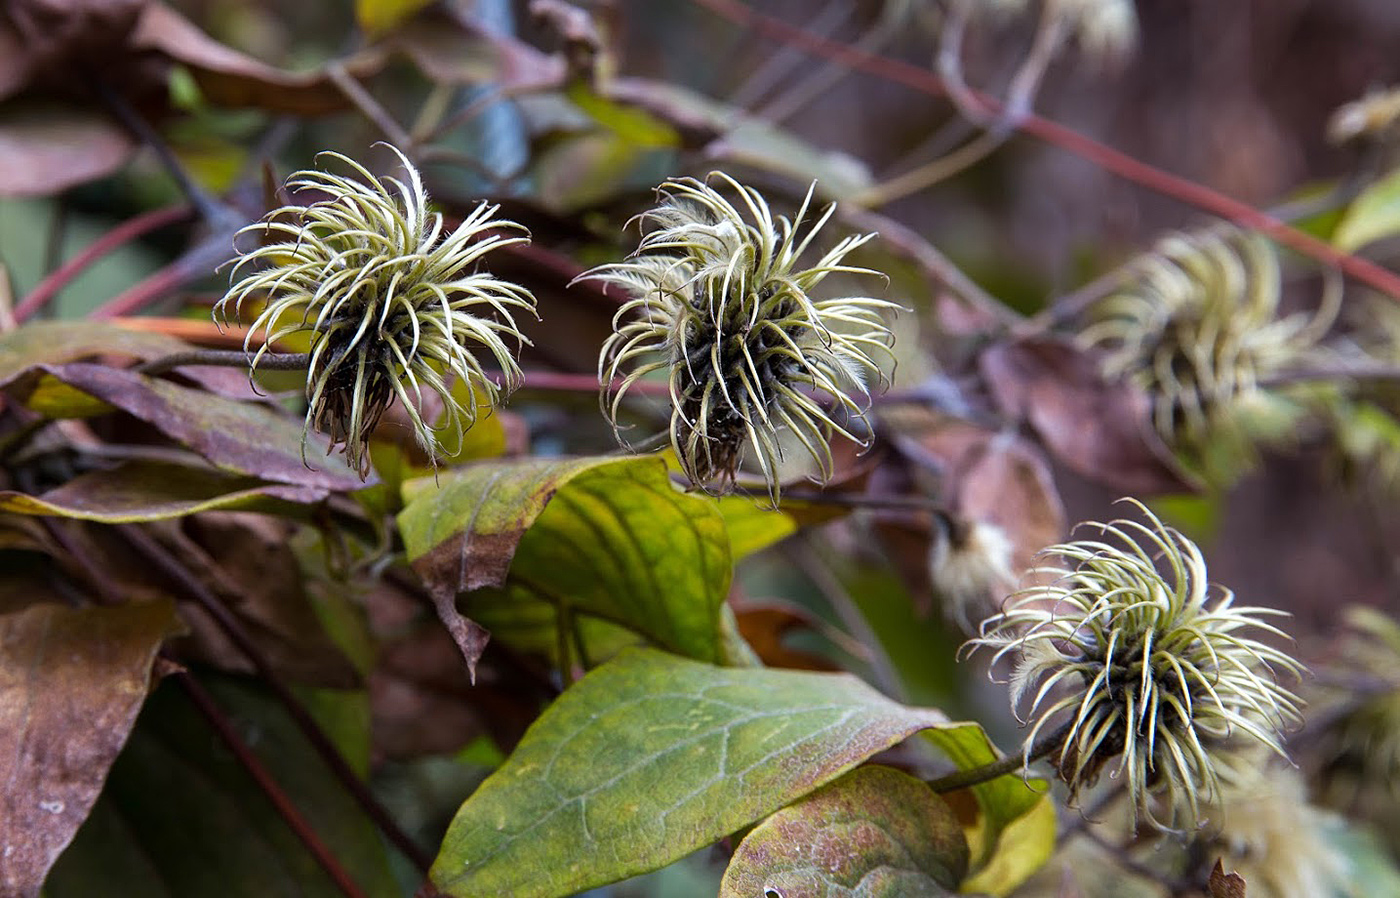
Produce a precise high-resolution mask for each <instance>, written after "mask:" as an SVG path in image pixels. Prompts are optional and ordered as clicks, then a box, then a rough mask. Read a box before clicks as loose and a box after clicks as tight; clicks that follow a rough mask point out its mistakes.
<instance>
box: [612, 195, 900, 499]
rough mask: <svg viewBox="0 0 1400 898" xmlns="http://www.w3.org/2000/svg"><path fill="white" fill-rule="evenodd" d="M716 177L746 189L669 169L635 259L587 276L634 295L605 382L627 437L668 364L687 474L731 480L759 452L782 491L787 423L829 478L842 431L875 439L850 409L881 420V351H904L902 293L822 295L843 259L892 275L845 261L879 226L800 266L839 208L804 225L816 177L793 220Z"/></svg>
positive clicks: (846, 268) (727, 483) (675, 439)
mask: <svg viewBox="0 0 1400 898" xmlns="http://www.w3.org/2000/svg"><path fill="white" fill-rule="evenodd" d="M709 180H710V181H718V182H719V183H720V184H722V185H723V186H725V187H728V188H729V189H730V190H731V191H732V192H733V193H734V194H736V195H737V202H731V201H730V200H729V199H726V198H725V196H724V195H723V194H721V193H720V192H719V191H718V190H716V189H715V188H713V187H711V186H710V184H709V183H708V182H705V181H698V180H695V179H692V178H681V179H677V180H672V181H667V182H666V183H665V184H663V185H661V188H660V190H659V193H660V197H661V202H660V204H659V205H658V206H657V207H656V208H655V209H652V210H651V211H649V212H646V213H643V214H642V215H641V216H640V218H641V220H642V222H643V223H644V224H650V225H653V226H654V227H653V228H652V229H651V230H650V231H649V232H648V233H646V234H645V236H644V237H643V238H642V242H641V245H640V247H639V248H638V250H637V252H636V253H635V254H634V255H633V256H632V258H630V259H629V260H628V261H626V262H620V263H615V264H610V265H602V266H599V267H597V268H594V269H593V270H591V271H590V272H588V273H586V274H585V275H584V277H587V278H593V279H596V280H599V281H602V282H604V283H606V284H611V285H616V286H618V287H620V288H622V289H623V290H624V291H626V293H627V294H628V295H629V297H630V298H629V299H628V301H627V302H626V303H625V304H624V305H623V306H622V308H621V309H620V310H619V311H618V313H617V316H616V318H614V322H613V324H614V332H613V334H612V335H611V336H610V337H609V338H608V340H607V341H606V342H605V343H604V345H603V351H602V354H601V357H600V358H599V362H598V373H599V378H600V380H601V381H602V383H603V384H604V385H605V387H606V385H607V384H609V383H611V382H612V381H613V380H615V379H616V380H620V386H619V387H618V389H617V390H616V392H615V393H613V395H612V397H611V399H610V400H609V399H608V398H607V395H606V392H605V394H604V399H603V409H604V412H605V413H606V414H607V416H608V418H609V419H610V420H611V421H612V423H613V428H614V431H615V432H616V433H617V434H618V439H619V440H620V441H621V440H622V436H621V427H620V425H619V423H618V409H619V406H620V405H621V402H622V399H623V397H624V396H626V394H627V392H628V390H629V389H630V388H631V387H632V386H633V385H634V384H636V383H637V382H638V381H639V380H641V379H642V378H644V377H646V376H648V375H651V374H654V373H659V374H662V375H664V376H665V377H666V378H667V380H668V382H669V384H670V394H671V402H672V412H671V425H670V428H669V434H668V437H669V441H670V445H671V448H672V449H673V450H674V451H675V454H676V457H677V458H678V459H679V460H680V464H681V467H682V469H683V470H684V471H685V474H686V476H688V477H689V478H690V480H691V481H692V482H693V483H695V484H696V485H698V486H700V487H702V488H705V489H707V490H714V491H724V490H726V489H728V488H730V487H731V486H732V485H733V482H734V478H735V475H736V473H737V472H738V469H739V467H740V464H741V463H742V461H743V459H744V456H745V455H746V453H748V452H750V451H751V452H752V454H753V458H754V459H755V460H756V461H757V463H758V466H759V468H760V469H761V470H762V473H763V476H764V478H765V480H766V481H767V484H768V492H769V495H770V498H771V499H772V501H773V502H774V503H775V504H776V502H777V500H778V496H779V491H780V488H779V483H778V464H779V462H781V461H782V460H783V458H784V449H783V446H782V444H781V442H780V440H781V438H782V436H783V435H784V434H787V435H790V436H791V437H792V438H794V439H795V440H796V442H797V443H798V444H800V445H801V446H802V448H803V449H804V450H805V451H806V453H807V454H808V455H809V456H810V457H811V458H812V460H813V462H815V464H816V468H817V475H816V476H817V478H818V479H819V480H822V481H825V480H826V479H828V478H829V477H830V476H831V473H832V457H831V449H830V446H829V445H828V441H829V440H830V438H831V437H832V435H833V434H837V435H840V436H843V437H845V438H847V439H850V440H853V441H856V442H861V443H863V442H864V441H863V439H862V437H861V436H858V435H857V433H856V432H853V431H854V430H855V429H854V428H852V427H851V426H850V425H849V424H848V423H844V420H846V419H855V420H856V421H859V422H860V423H861V424H862V425H865V424H866V423H867V422H866V417H865V416H866V412H867V410H868V400H867V399H866V396H865V394H866V384H867V382H868V380H869V378H870V377H871V376H872V375H874V376H875V377H876V378H877V379H878V380H879V383H880V386H882V387H883V386H884V379H883V375H881V373H880V369H879V366H878V364H877V360H879V359H882V358H883V359H887V360H890V361H891V362H892V361H893V359H892V356H891V353H890V345H891V342H892V340H893V336H892V335H891V333H890V330H889V327H888V326H887V324H886V323H885V320H884V315H885V313H886V312H888V311H891V310H894V309H896V308H898V306H897V305H896V304H895V303H892V302H888V301H886V300H882V299H874V298H871V297H864V296H855V297H838V298H832V299H818V298H816V297H814V296H812V295H811V294H812V290H813V289H814V288H815V287H817V286H818V285H819V284H820V283H821V282H822V281H823V280H825V279H826V278H827V277H828V276H829V275H832V274H835V273H838V272H840V273H844V274H852V275H875V276H879V273H878V272H875V271H872V270H870V269H866V268H857V267H854V266H850V265H846V264H843V262H842V260H843V259H844V258H845V256H846V255H847V254H848V253H850V252H851V251H852V250H854V249H856V248H857V247H859V246H861V245H863V244H864V243H866V242H867V241H869V240H870V239H871V238H873V237H874V236H875V235H874V234H863V235H854V236H849V237H846V238H844V239H842V240H840V241H839V242H838V243H837V244H836V245H835V246H834V247H832V248H831V249H830V250H828V251H827V252H826V253H825V254H824V255H822V256H821V257H820V258H819V259H817V261H816V263H815V264H814V265H813V266H812V267H810V268H800V267H799V266H798V260H799V257H801V256H802V255H803V253H804V252H806V250H807V249H808V247H809V246H811V244H812V242H813V240H814V238H815V237H816V235H817V233H818V232H819V231H820V230H821V229H822V227H823V226H824V225H825V224H826V223H827V222H828V221H830V220H831V217H832V215H833V214H834V212H835V206H834V205H830V206H827V207H826V208H825V209H824V210H822V212H821V213H820V214H818V216H817V218H816V220H815V221H814V222H813V223H812V224H811V225H810V226H808V227H806V228H805V229H804V227H803V225H804V224H805V219H806V217H807V214H808V211H809V209H810V208H811V205H812V193H813V190H808V192H807V196H806V198H805V199H804V200H803V202H802V205H801V207H800V208H799V209H798V211H797V214H796V216H794V217H793V218H792V219H788V218H787V217H785V216H775V215H774V214H773V212H772V211H771V210H770V209H769V207H768V204H767V202H766V201H765V200H764V199H763V197H762V195H761V194H759V192H758V191H757V190H754V189H753V188H751V187H745V186H744V185H742V184H739V183H738V182H737V181H735V180H734V179H733V178H731V177H729V176H728V175H726V174H723V173H720V172H715V173H712V174H711V175H710V179H709ZM813 189H815V185H813ZM823 397H824V398H825V402H823Z"/></svg>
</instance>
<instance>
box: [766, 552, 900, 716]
mask: <svg viewBox="0 0 1400 898" xmlns="http://www.w3.org/2000/svg"><path fill="white" fill-rule="evenodd" d="M783 551H784V552H785V553H786V554H787V555H788V556H789V557H790V558H791V559H792V560H793V561H794V562H795V563H796V564H797V566H798V568H799V569H801V571H802V573H803V574H805V575H806V576H807V579H808V580H810V581H811V582H812V585H813V586H815V587H816V588H817V591H818V592H820V593H821V594H822V597H823V598H825V599H826V601H827V603H828V604H829V605H831V608H832V610H833V611H835V612H836V615H837V616H838V617H839V618H841V623H842V625H844V626H845V628H846V629H847V630H848V631H849V632H850V634H851V635H852V636H853V637H855V640H856V642H858V643H859V644H860V645H861V646H862V647H863V648H864V649H865V651H866V655H867V657H866V659H865V660H867V661H869V662H870V670H871V673H872V674H873V675H874V677H875V685H876V686H878V687H879V688H880V691H881V692H883V693H885V695H888V696H889V697H890V698H893V699H895V700H897V701H903V700H904V699H905V698H906V696H905V691H904V684H903V683H902V682H901V681H900V679H899V672H898V669H897V668H896V667H895V665H894V661H893V660H891V658H890V656H889V654H888V653H887V652H886V651H885V648H884V644H883V643H882V642H881V641H880V639H879V637H877V636H876V634H875V630H874V629H873V628H872V627H871V626H870V622H869V621H867V620H866V619H865V613H864V612H863V611H861V609H860V606H859V605H858V604H856V601H855V599H853V598H852V597H851V594H850V593H849V592H848V591H847V590H846V587H845V586H844V585H843V584H842V583H841V580H840V578H838V577H837V576H836V574H835V573H834V572H833V571H832V570H831V568H830V567H828V566H827V563H826V561H825V560H823V558H822V556H821V553H819V552H817V551H816V550H814V549H813V548H812V543H811V537H809V536H806V535H799V537H798V538H797V539H796V540H793V541H791V542H788V543H785V544H784V545H783Z"/></svg>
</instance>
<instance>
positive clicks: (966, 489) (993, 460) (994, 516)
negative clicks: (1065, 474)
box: [931, 422, 1065, 573]
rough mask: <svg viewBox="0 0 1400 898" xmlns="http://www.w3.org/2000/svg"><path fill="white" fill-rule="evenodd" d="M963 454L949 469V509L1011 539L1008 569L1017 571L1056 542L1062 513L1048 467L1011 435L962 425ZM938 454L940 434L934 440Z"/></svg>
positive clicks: (956, 425) (953, 426)
mask: <svg viewBox="0 0 1400 898" xmlns="http://www.w3.org/2000/svg"><path fill="white" fill-rule="evenodd" d="M952 429H956V430H959V431H962V434H961V435H960V436H961V438H963V439H966V440H967V450H966V452H965V453H964V454H963V455H962V457H960V458H958V459H957V461H956V464H955V466H954V467H953V469H952V470H951V471H950V481H951V482H950V483H949V486H950V487H951V490H950V492H951V496H950V499H951V502H950V505H951V506H952V508H953V510H954V511H956V512H957V513H958V514H960V515H962V516H963V517H964V518H966V519H967V520H969V521H984V522H986V523H989V524H995V525H996V526H998V527H1000V528H1001V529H1002V530H1003V531H1005V532H1006V535H1007V536H1008V537H1009V538H1010V539H1011V545H1012V547H1013V554H1012V558H1011V567H1012V571H1013V572H1017V573H1019V572H1020V571H1023V570H1025V569H1026V568H1028V567H1030V566H1031V561H1032V559H1033V558H1034V556H1035V554H1036V553H1037V552H1039V551H1040V550H1041V549H1043V548H1045V547H1046V546H1048V545H1051V544H1052V543H1056V542H1058V541H1059V540H1060V537H1062V536H1063V535H1064V532H1065V509H1064V503H1063V502H1061V501H1060V494H1059V491H1058V490H1056V489H1055V481H1054V478H1053V477H1052V476H1051V474H1050V466H1049V465H1048V464H1047V463H1046V461H1045V458H1044V456H1043V455H1041V453H1040V452H1039V451H1038V450H1037V449H1036V448H1035V447H1034V446H1032V445H1030V444H1029V443H1027V442H1026V441H1025V440H1023V439H1021V438H1019V437H1017V436H1016V435H1014V434H1011V433H1006V432H1002V433H993V432H991V431H988V430H983V429H981V428H978V427H973V426H972V425H968V424H964V423H961V422H948V425H947V426H946V428H945V430H952ZM932 440H933V444H934V445H933V447H931V448H933V449H934V451H937V445H938V441H939V436H938V435H935V436H934V437H933V438H932Z"/></svg>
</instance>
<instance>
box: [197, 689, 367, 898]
mask: <svg viewBox="0 0 1400 898" xmlns="http://www.w3.org/2000/svg"><path fill="white" fill-rule="evenodd" d="M171 676H172V677H173V678H174V679H175V682H177V683H179V684H180V687H181V688H182V689H184V691H185V695H187V696H189V699H190V701H191V702H192V703H193V704H194V706H195V707H196V708H198V709H199V713H200V714H203V715H204V718H205V720H207V721H209V725H210V726H211V727H212V728H213V729H214V732H216V733H218V735H219V738H220V739H221V740H223V743H224V745H226V746H228V750H229V751H230V752H232V753H233V756H234V757H235V758H237V759H238V763H239V764H241V765H243V769H244V770H246V771H248V775H249V776H251V777H252V778H253V781H254V782H256V783H257V784H258V788H259V789H261V790H262V792H263V794H264V795H266V796H267V799H268V801H270V802H272V806H273V807H274V808H276V809H277V813H278V814H279V815H280V816H281V817H282V819H283V820H284V821H285V822H286V824H287V826H288V828H290V829H291V831H292V832H293V833H295V834H296V837H297V838H298V839H300V840H301V843H302V844H303V845H305V846H306V850H307V851H309V852H311V856H312V857H314V858H315V859H316V863H318V864H320V865H321V869H322V870H324V871H325V872H326V875H327V876H329V877H330V878H331V880H332V881H333V882H334V883H335V884H336V887H337V888H338V889H340V892H341V894H342V895H345V896H346V898H369V896H368V895H366V894H365V892H363V891H362V890H361V889H360V887H359V886H357V885H356V884H355V881H354V880H353V879H351V878H350V874H349V873H347V872H346V871H345V868H344V867H342V866H341V865H340V861H338V860H337V859H336V857H335V855H334V854H332V853H331V850H330V849H329V848H328V847H326V843H325V842H322V841H321V837H320V836H318V835H317V834H316V830H314V829H312V827H311V824H310V823H309V822H307V820H306V818H305V817H303V816H302V814H301V811H299V810H297V807H296V805H295V804H293V803H292V800H291V799H290V798H288V797H287V793H286V792H284V791H282V787H281V786H279V785H278V784H277V780H275V779H273V777H272V774H271V773H269V772H268V770H267V768H266V767H264V766H263V764H262V761H260V760H258V756H257V755H256V754H254V753H253V750H252V749H251V748H250V747H249V746H248V743H246V742H244V741H243V739H242V738H240V737H239V735H238V731H237V730H235V729H234V727H233V724H232V723H231V722H230V721H229V719H228V718H227V717H226V716H224V712H223V711H222V710H220V708H219V706H218V704H217V703H215V701H214V697H213V696H211V695H210V694H209V693H208V692H207V691H206V690H205V689H204V687H203V686H201V685H200V684H199V682H198V681H197V680H196V679H195V678H194V677H193V676H191V675H190V674H189V672H188V671H183V670H182V671H179V672H177V673H174V674H172V675H171Z"/></svg>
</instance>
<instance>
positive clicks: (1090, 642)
mask: <svg viewBox="0 0 1400 898" xmlns="http://www.w3.org/2000/svg"><path fill="white" fill-rule="evenodd" d="M1127 501H1133V500H1127ZM1133 504H1134V505H1136V506H1137V507H1138V509H1139V510H1140V511H1141V512H1142V514H1143V515H1144V516H1145V517H1146V518H1147V520H1148V522H1149V523H1148V524H1142V523H1139V522H1137V521H1128V520H1117V521H1113V522H1111V523H1107V524H1102V523H1096V522H1095V523H1090V524H1086V525H1083V526H1086V527H1095V528H1097V529H1098V530H1099V531H1100V532H1101V533H1102V534H1103V535H1104V537H1106V538H1111V539H1112V540H1113V542H1105V541H1102V540H1077V541H1074V542H1070V543H1065V544H1062V545H1056V546H1051V547H1050V548H1048V549H1046V550H1045V551H1044V552H1043V553H1042V556H1043V557H1058V559H1062V560H1063V565H1066V566H1060V565H1054V566H1045V567H1038V568H1035V569H1033V570H1032V571H1031V574H1032V576H1034V577H1036V578H1038V579H1040V580H1041V582H1042V583H1043V584H1044V585H1036V586H1031V587H1028V588H1025V589H1022V590H1019V591H1017V592H1016V593H1014V594H1013V595H1012V597H1011V598H1010V599H1009V600H1008V602H1007V605H1006V607H1005V609H1004V610H1003V611H1002V612H1001V613H1000V614H998V615H995V616H994V617H991V618H989V619H987V620H986V621H984V622H983V623H982V627H981V631H982V632H981V636H979V637H978V638H977V639H974V640H971V641H970V642H969V645H970V646H974V647H976V646H990V647H992V648H994V649H995V650H996V659H1000V658H1002V657H1003V656H1008V655H1012V656H1014V657H1015V659H1016V666H1015V672H1014V674H1013V676H1012V678H1011V704H1012V707H1013V709H1017V708H1020V707H1021V706H1022V700H1023V699H1025V698H1027V697H1029V699H1030V700H1029V705H1028V707H1027V713H1028V714H1029V716H1030V718H1032V719H1033V721H1034V722H1033V724H1032V726H1031V730H1030V733H1029V736H1028V738H1027V740H1026V749H1025V751H1026V761H1027V763H1029V761H1030V756H1029V753H1030V750H1031V746H1032V744H1033V743H1035V742H1036V741H1037V739H1038V737H1039V736H1040V735H1041V733H1042V732H1044V731H1045V730H1046V727H1047V726H1050V725H1051V724H1052V723H1053V724H1054V725H1056V726H1060V725H1063V726H1064V727H1065V733H1066V734H1065V736H1064V738H1063V741H1062V742H1060V743H1059V746H1058V748H1057V750H1056V751H1055V754H1054V759H1055V763H1056V765H1057V767H1058V772H1059V775H1060V776H1061V777H1062V778H1063V779H1064V781H1065V782H1066V783H1067V784H1068V785H1069V787H1070V796H1071V800H1075V799H1077V797H1078V793H1079V790H1080V789H1081V788H1083V787H1085V786H1089V785H1092V784H1093V783H1094V782H1095V781H1096V780H1097V778H1098V776H1099V774H1100V772H1101V771H1102V770H1103V769H1104V767H1105V766H1107V765H1109V764H1110V763H1111V762H1114V761H1115V759H1116V766H1114V767H1113V772H1112V775H1113V776H1115V777H1117V776H1121V777H1123V778H1124V781H1125V784H1126V787H1127V789H1128V793H1129V795H1130V797H1131V803H1132V807H1133V809H1134V811H1133V817H1134V822H1135V824H1136V821H1137V820H1138V819H1139V817H1141V818H1142V819H1145V820H1146V821H1147V823H1148V824H1149V825H1150V826H1152V827H1154V828H1156V829H1161V830H1169V829H1171V828H1172V827H1173V826H1174V825H1176V823H1177V821H1178V820H1179V819H1180V818H1181V817H1183V816H1187V817H1188V818H1189V820H1190V821H1191V824H1192V825H1194V824H1195V823H1196V822H1197V821H1199V820H1200V819H1201V806H1202V803H1203V802H1205V801H1208V800H1210V799H1211V798H1213V797H1214V796H1215V795H1217V794H1218V790H1219V783H1220V778H1221V771H1222V769H1223V768H1224V753H1225V752H1226V750H1227V748H1228V750H1229V751H1237V750H1238V749H1237V746H1238V744H1239V743H1240V742H1244V743H1246V744H1249V743H1250V742H1251V741H1253V742H1257V743H1260V744H1262V745H1264V746H1267V747H1268V748H1269V749H1272V750H1273V751H1275V752H1278V753H1279V754H1282V752H1283V749H1282V745H1281V743H1280V739H1279V731H1280V730H1281V729H1282V728H1283V727H1284V726H1285V725H1288V724H1296V723H1297V722H1299V721H1300V720H1301V717H1300V715H1299V713H1298V708H1299V699H1298V698H1297V696H1295V695H1294V694H1293V693H1292V692H1290V691H1288V690H1287V689H1285V688H1283V687H1282V686H1280V685H1279V684H1278V682H1277V681H1276V679H1275V673H1276V671H1286V672H1288V673H1292V674H1298V673H1300V672H1301V670H1302V666H1301V665H1300V664H1299V663H1298V662H1297V661H1295V660H1294V659H1293V658H1292V657H1290V656H1289V655H1287V654H1285V653H1283V652H1281V651H1279V650H1278V649H1275V648H1272V647H1270V646H1268V645H1265V644H1264V643H1262V642H1260V641H1258V640H1256V639H1253V638H1251V637H1249V636H1246V635H1244V631H1247V630H1250V629H1255V630H1259V631H1263V632H1265V633H1272V634H1275V635H1280V636H1281V635H1282V634H1281V633H1280V631H1279V630H1277V629H1276V628H1274V627H1272V626H1270V625H1268V624H1266V623H1264V622H1263V620H1262V618H1263V617H1265V616H1266V615H1271V614H1281V612H1277V611H1271V610H1269V609H1266V608H1249V607H1245V608H1240V607H1235V605H1234V596H1233V594H1232V593H1231V592H1230V591H1229V590H1225V589H1221V590H1219V591H1218V592H1217V593H1216V594H1215V596H1214V597H1212V595H1211V593H1212V589H1211V587H1210V585H1209V584H1208V582H1207V580H1206V563H1205V559H1204V558H1203V557H1202V555H1201V552H1200V549H1199V548H1197V547H1196V545H1195V544H1194V543H1192V542H1191V541H1190V540H1188V539H1187V538H1186V537H1184V536H1183V535H1182V534H1181V533H1179V532H1177V531H1176V530H1174V529H1172V528H1170V527H1167V526H1166V525H1164V524H1163V523H1162V522H1161V521H1160V520H1158V519H1157V518H1156V517H1155V516H1154V515H1153V514H1152V512H1150V511H1148V510H1147V508H1145V507H1144V506H1142V505H1141V504H1140V503H1137V502H1135V501H1133ZM1159 568H1160V569H1159ZM994 660H995V659H994ZM1056 696H1058V697H1056ZM1227 742H1233V745H1230V746H1227ZM1163 809H1164V810H1165V812H1163Z"/></svg>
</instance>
